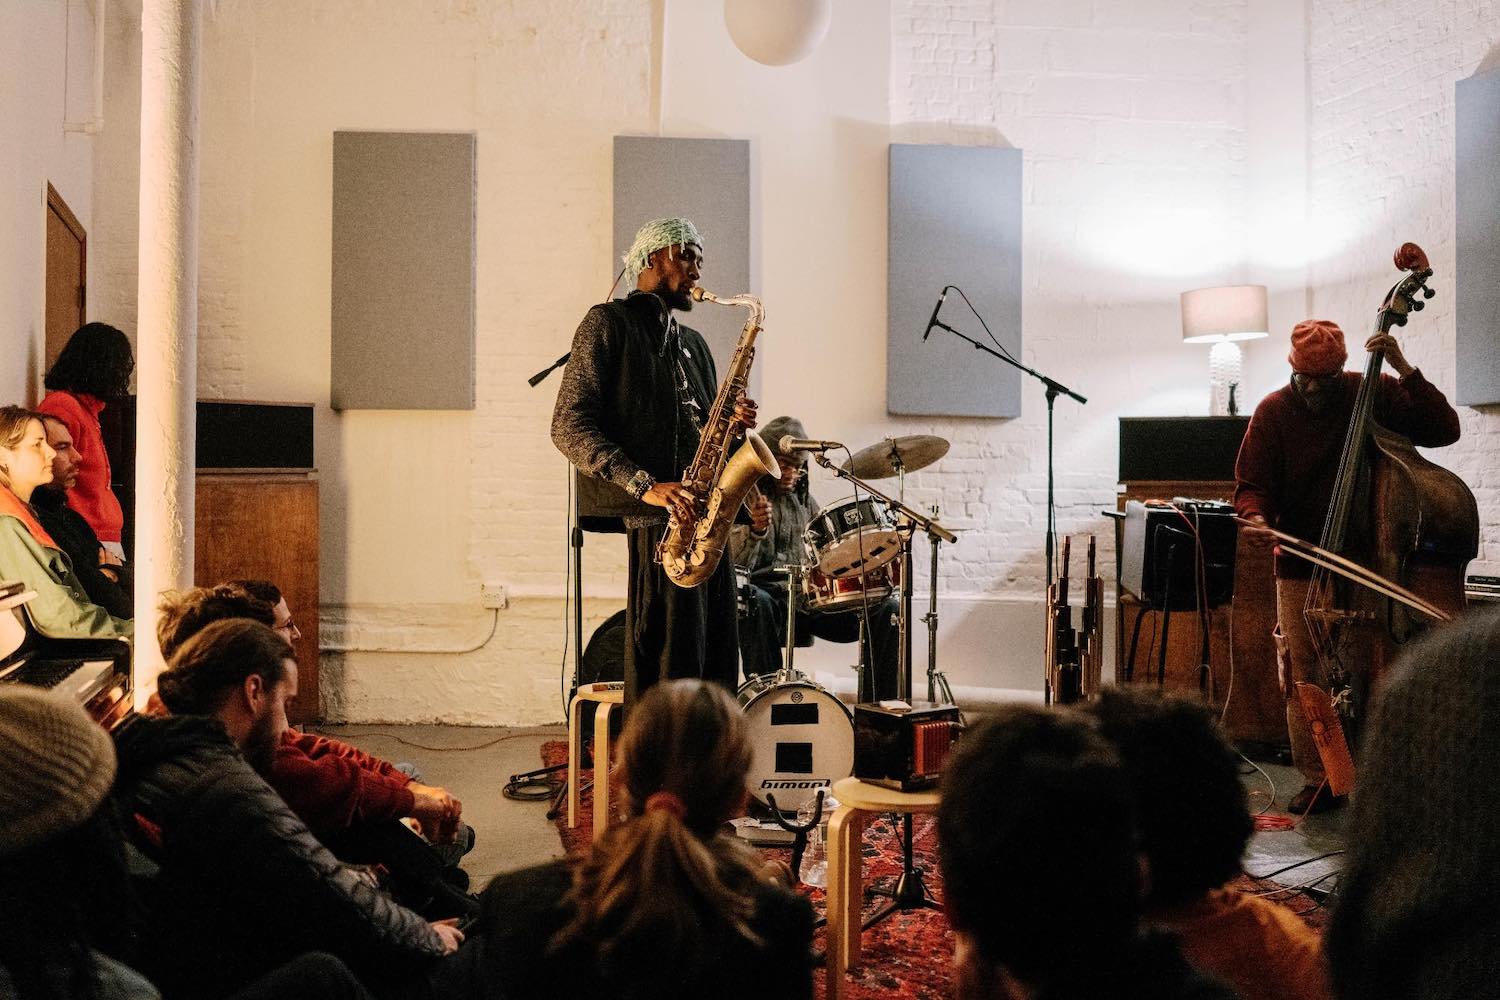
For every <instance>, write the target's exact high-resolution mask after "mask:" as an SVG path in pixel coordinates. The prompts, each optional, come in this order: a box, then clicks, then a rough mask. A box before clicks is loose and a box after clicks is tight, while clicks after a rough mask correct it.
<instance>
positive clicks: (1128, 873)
mask: <svg viewBox="0 0 1500 1000" xmlns="http://www.w3.org/2000/svg"><path fill="white" fill-rule="evenodd" d="M938 842H939V845H940V850H939V856H940V858H941V865H942V871H943V885H944V902H945V904H946V906H947V914H948V919H949V922H950V923H951V924H952V926H953V930H954V934H955V936H956V938H957V950H956V955H955V958H954V962H955V965H956V967H957V974H958V981H959V990H958V995H959V996H960V997H967V998H979V997H984V998H990V997H1005V998H1016V1000H1021V998H1053V1000H1060V998H1070V1000H1071V998H1077V1000H1083V998H1086V997H1087V998H1093V1000H1109V998H1122V997H1131V998H1136V997H1152V998H1160V1000H1171V998H1188V997H1191V998H1194V1000H1224V998H1229V997H1232V996H1233V994H1232V993H1230V992H1229V991H1228V990H1226V989H1224V988H1223V987H1222V986H1220V985H1218V984H1217V983H1216V982H1214V981H1213V980H1211V979H1208V978H1206V977H1204V976H1203V975H1202V974H1201V973H1199V972H1197V971H1196V970H1194V969H1193V968H1192V967H1191V966H1190V965H1188V963H1187V961H1186V960H1185V959H1184V958H1183V957H1182V953H1181V952H1180V951H1178V949H1177V945H1176V943H1175V942H1173V941H1172V939H1171V938H1170V937H1168V936H1166V935H1164V934H1161V933H1158V932H1150V933H1145V934H1143V933H1142V932H1141V930H1140V926H1139V921H1140V907H1141V902H1140V900H1141V895H1142V892H1143V889H1144V879H1145V878H1146V874H1145V871H1144V867H1145V862H1144V859H1142V858H1141V856H1140V854H1139V853H1138V852H1139V847H1138V844H1139V841H1138V837H1137V832H1136V824H1135V817H1134V803H1133V802H1132V801H1131V795H1130V785H1129V776H1128V774H1127V773H1126V771H1125V768H1124V766H1123V765H1122V764H1121V763H1120V760H1119V758H1118V756H1116V754H1115V752H1114V751H1113V750H1112V749H1111V748H1110V746H1109V744H1108V743H1106V742H1105V741H1104V739H1103V737H1101V736H1100V735H1099V734H1098V733H1097V732H1096V731H1095V729H1094V727H1093V726H1092V725H1090V723H1089V722H1088V720H1086V719H1084V718H1083V717H1081V716H1076V715H1073V714H1070V713H1064V712H1057V711H1049V710H1046V709H1040V708H1030V707H1024V708H1023V707H1012V708H1005V709H1002V710H1001V711H1000V712H998V713H997V714H996V715H995V716H994V717H993V718H991V719H990V720H988V721H986V722H984V723H981V724H980V725H979V726H977V727H976V728H974V729H972V730H970V731H969V732H968V733H967V734H966V735H965V737H964V740H963V742H962V743H961V744H960V745H959V749H958V751H957V752H956V753H955V754H954V757H953V759H952V760H950V761H949V763H948V767H947V769H946V771H945V773H944V775H943V785H942V804H941V805H940V806H939V807H938Z"/></svg>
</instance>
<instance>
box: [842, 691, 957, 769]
mask: <svg viewBox="0 0 1500 1000" xmlns="http://www.w3.org/2000/svg"><path fill="white" fill-rule="evenodd" d="M892 705H896V703H894V702H884V703H876V704H871V705H855V706H854V776H855V777H856V778H858V779H859V780H861V781H868V782H870V784H872V785H882V786H884V787H886V788H895V789H899V790H900V791H903V792H916V791H921V790H922V789H924V788H932V787H934V786H936V785H937V783H938V777H939V776H940V775H941V774H942V772H943V764H944V763H945V762H946V761H947V759H948V754H949V752H950V751H951V750H952V749H953V747H954V745H955V744H957V742H958V734H959V731H960V730H961V729H962V728H963V724H962V723H961V722H960V721H959V718H958V706H956V705H944V704H936V703H934V702H930V701H919V702H915V703H913V704H912V705H911V706H909V707H908V706H906V705H898V706H897V707H889V706H892Z"/></svg>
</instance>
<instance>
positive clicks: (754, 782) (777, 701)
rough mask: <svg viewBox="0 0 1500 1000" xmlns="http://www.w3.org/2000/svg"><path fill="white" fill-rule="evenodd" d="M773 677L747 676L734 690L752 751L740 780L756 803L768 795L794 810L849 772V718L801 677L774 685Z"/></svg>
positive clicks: (820, 688) (841, 706)
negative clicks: (746, 725) (737, 694)
mask: <svg viewBox="0 0 1500 1000" xmlns="http://www.w3.org/2000/svg"><path fill="white" fill-rule="evenodd" d="M777 676H778V675H776V674H763V675H762V676H760V677H752V678H751V679H750V680H748V681H746V682H745V684H744V686H743V687H741V688H740V692H739V702H740V706H741V707H742V708H743V709H744V710H745V721H746V723H747V724H748V728H749V737H750V747H751V754H752V757H751V760H750V773H749V774H748V775H747V776H746V778H745V783H746V784H747V785H748V786H749V788H750V793H751V794H752V795H754V796H755V798H756V799H757V800H758V801H759V802H760V803H761V804H762V805H769V803H767V802H766V795H767V793H769V794H771V795H774V796H776V808H778V809H780V810H781V811H782V812H784V813H794V812H796V811H797V810H798V809H799V808H801V806H802V804H803V803H804V802H807V801H809V800H811V799H812V798H813V796H815V795H817V793H818V790H819V789H827V788H830V787H832V785H833V783H834V782H835V781H838V780H840V779H841V778H847V777H849V775H851V774H853V773H854V716H853V715H852V714H851V713H850V711H849V709H848V707H847V706H845V705H844V703H843V702H841V701H839V700H838V698H836V697H834V695H832V694H830V693H829V692H828V690H827V689H826V688H824V687H823V686H821V685H819V684H816V683H814V682H813V681H811V680H809V679H807V678H806V677H801V676H799V677H798V679H796V680H790V681H782V682H781V683H777Z"/></svg>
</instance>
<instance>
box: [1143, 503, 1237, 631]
mask: <svg viewBox="0 0 1500 1000" xmlns="http://www.w3.org/2000/svg"><path fill="white" fill-rule="evenodd" d="M1237 537H1238V530H1237V525H1236V524H1235V520H1234V507H1232V506H1231V505H1229V504H1227V503H1222V502H1220V501H1216V500H1188V499H1184V498H1182V497H1178V498H1176V499H1175V500H1174V501H1173V502H1172V503H1170V504H1168V503H1162V502H1161V501H1157V500H1152V501H1149V502H1147V503H1141V502H1140V501H1139V500H1130V501H1127V502H1126V504H1125V526H1124V529H1123V531H1122V532H1121V535H1120V586H1121V587H1123V588H1124V589H1125V590H1126V591H1128V592H1130V593H1131V594H1133V595H1135V596H1136V597H1137V598H1139V599H1140V601H1141V603H1142V604H1145V605H1147V606H1148V607H1151V608H1154V609H1156V610H1158V611H1161V610H1172V611H1192V610H1194V609H1195V608H1197V607H1198V562H1199V559H1200V558H1201V559H1202V561H1203V577H1204V580H1205V582H1206V587H1205V591H1206V593H1205V595H1204V596H1205V598H1206V600H1205V603H1206V604H1207V605H1208V607H1210V608H1216V607H1220V606H1221V605H1224V604H1228V603H1229V602H1230V600H1231V599H1232V598H1233V597H1234V548H1235V541H1236V538H1237Z"/></svg>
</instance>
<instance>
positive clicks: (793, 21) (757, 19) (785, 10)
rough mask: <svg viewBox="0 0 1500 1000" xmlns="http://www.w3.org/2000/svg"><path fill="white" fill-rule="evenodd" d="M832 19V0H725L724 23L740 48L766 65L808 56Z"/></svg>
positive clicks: (785, 63) (774, 64)
mask: <svg viewBox="0 0 1500 1000" xmlns="http://www.w3.org/2000/svg"><path fill="white" fill-rule="evenodd" d="M831 20H833V0H724V25H725V27H727V28H728V29H729V37H730V38H732V39H734V44H735V46H736V47H738V48H739V50H740V51H741V52H743V53H744V54H745V55H747V56H749V57H750V58H751V59H754V60H755V61H756V62H758V63H764V64H765V65H767V66H787V65H790V64H791V63H794V62H798V61H799V60H802V59H805V58H807V56H808V54H809V53H810V52H812V50H813V49H815V48H817V47H818V43H819V42H821V41H822V40H823V36H824V35H826V34H828V24H829V22H830V21H831Z"/></svg>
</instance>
